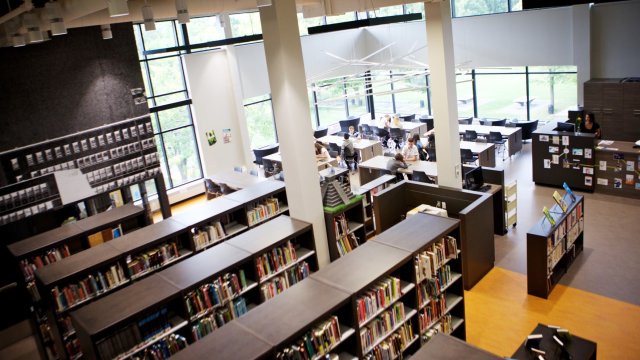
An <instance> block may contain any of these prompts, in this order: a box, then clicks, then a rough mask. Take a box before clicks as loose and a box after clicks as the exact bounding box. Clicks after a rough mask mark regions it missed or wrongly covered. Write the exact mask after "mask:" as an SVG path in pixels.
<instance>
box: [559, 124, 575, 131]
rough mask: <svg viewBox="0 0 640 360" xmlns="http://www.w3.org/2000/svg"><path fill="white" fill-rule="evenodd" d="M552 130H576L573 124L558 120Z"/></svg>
mask: <svg viewBox="0 0 640 360" xmlns="http://www.w3.org/2000/svg"><path fill="white" fill-rule="evenodd" d="M554 130H555V131H566V132H575V131H576V127H575V124H571V123H563V122H559V123H558V125H557V126H556V128H555V129H554Z"/></svg>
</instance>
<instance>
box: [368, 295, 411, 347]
mask: <svg viewBox="0 0 640 360" xmlns="http://www.w3.org/2000/svg"><path fill="white" fill-rule="evenodd" d="M404 319H405V313H404V304H403V303H402V302H397V303H395V304H393V307H392V308H391V309H389V310H387V311H385V312H383V313H382V314H380V315H379V316H378V317H376V319H375V320H373V321H372V322H370V323H369V324H367V326H366V327H365V328H364V329H362V330H360V341H361V344H362V352H363V353H368V352H369V351H370V350H371V347H372V346H373V344H374V343H375V342H376V341H378V339H380V338H382V337H384V336H386V335H387V334H389V333H390V332H391V330H392V329H393V328H394V327H395V326H396V324H398V323H400V322H403V321H404Z"/></svg>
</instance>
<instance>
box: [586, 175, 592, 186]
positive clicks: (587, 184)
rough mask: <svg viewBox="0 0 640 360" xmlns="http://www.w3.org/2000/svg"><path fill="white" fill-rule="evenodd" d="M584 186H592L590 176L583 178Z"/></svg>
mask: <svg viewBox="0 0 640 360" xmlns="http://www.w3.org/2000/svg"><path fill="white" fill-rule="evenodd" d="M584 184H585V185H586V186H591V185H593V178H592V177H591V176H585V177H584Z"/></svg>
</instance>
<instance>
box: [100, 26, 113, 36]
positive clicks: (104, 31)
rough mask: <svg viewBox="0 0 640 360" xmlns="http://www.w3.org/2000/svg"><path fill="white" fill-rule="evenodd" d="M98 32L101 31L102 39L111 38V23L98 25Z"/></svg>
mask: <svg viewBox="0 0 640 360" xmlns="http://www.w3.org/2000/svg"><path fill="white" fill-rule="evenodd" d="M100 32H102V39H103V40H109V39H113V33H112V32H111V25H110V24H106V25H100Z"/></svg>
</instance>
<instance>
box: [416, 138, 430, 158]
mask: <svg viewBox="0 0 640 360" xmlns="http://www.w3.org/2000/svg"><path fill="white" fill-rule="evenodd" d="M413 143H414V144H415V145H416V148H418V159H420V160H427V150H426V149H425V148H424V145H423V144H422V140H420V134H413Z"/></svg>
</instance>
